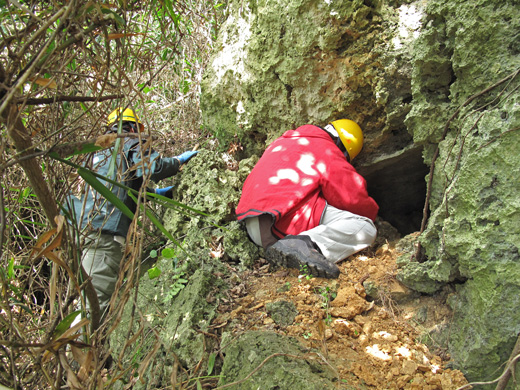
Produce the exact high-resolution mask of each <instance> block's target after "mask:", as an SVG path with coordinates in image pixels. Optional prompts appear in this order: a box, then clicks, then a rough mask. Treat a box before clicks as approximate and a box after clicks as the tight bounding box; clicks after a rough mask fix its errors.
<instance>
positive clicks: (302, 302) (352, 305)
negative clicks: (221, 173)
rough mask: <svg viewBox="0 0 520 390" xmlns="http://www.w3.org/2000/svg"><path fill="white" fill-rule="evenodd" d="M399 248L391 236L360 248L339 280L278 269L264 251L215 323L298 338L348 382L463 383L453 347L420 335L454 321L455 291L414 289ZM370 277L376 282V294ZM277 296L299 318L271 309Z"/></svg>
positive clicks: (430, 387)
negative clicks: (400, 272)
mask: <svg viewBox="0 0 520 390" xmlns="http://www.w3.org/2000/svg"><path fill="white" fill-rule="evenodd" d="M398 255H399V252H398V251H397V250H396V249H395V248H394V246H393V245H391V244H388V243H386V244H384V245H382V246H380V247H379V248H378V249H377V250H366V251H364V252H361V253H359V254H357V255H354V256H352V257H351V258H349V259H348V260H346V261H344V262H343V263H341V264H340V265H339V266H340V269H341V275H340V277H339V278H338V279H336V280H329V279H322V278H315V277H309V275H305V274H301V273H300V272H299V271H298V270H294V269H293V270H288V269H283V268H278V269H272V267H271V266H270V265H269V264H268V263H267V262H266V261H265V260H264V259H259V260H258V261H257V263H256V264H255V267H254V269H253V270H251V271H247V272H245V273H243V274H240V275H239V276H240V281H237V284H236V285H235V286H234V287H233V288H232V289H231V293H230V297H229V298H230V299H229V301H227V302H224V303H223V304H222V305H221V307H220V313H221V314H220V316H219V318H218V319H217V321H216V323H217V324H218V323H222V324H223V323H228V330H231V331H232V332H233V333H235V334H239V333H241V332H244V331H247V330H270V331H275V332H279V333H281V334H284V335H287V336H292V337H294V338H296V339H298V340H299V341H300V342H301V343H302V344H303V345H304V346H306V347H308V348H310V349H312V350H313V351H317V352H318V353H319V354H320V356H321V357H322V360H323V361H324V362H327V363H328V364H329V365H330V366H331V367H332V368H333V369H334V370H335V371H336V372H337V375H338V378H339V383H340V384H341V387H340V388H342V389H425V390H441V389H442V390H450V389H457V388H459V387H460V386H463V385H465V384H467V381H466V379H465V378H464V376H463V374H462V373H461V372H460V371H458V370H453V369H450V368H448V367H447V365H448V363H449V355H448V354H447V353H446V351H445V350H443V349H442V348H439V347H435V346H431V345H430V347H428V346H426V345H425V344H423V343H422V342H421V340H424V337H425V335H427V334H428V332H429V331H432V330H434V329H436V327H439V326H442V325H443V324H446V323H447V321H448V319H449V317H450V315H451V313H450V309H449V307H448V306H447V305H446V298H447V296H448V295H449V293H450V291H449V290H446V291H443V292H441V293H439V294H437V295H435V296H424V295H419V294H417V293H414V292H412V291H411V290H408V289H407V288H406V287H404V286H403V285H402V284H400V283H399V282H398V281H397V280H396V278H395V275H396V271H397V267H396V258H397V257H398ZM364 282H366V283H365V285H366V286H368V285H369V284H373V285H375V286H377V293H374V292H371V295H372V297H373V298H371V297H369V296H367V293H366V291H365V288H364V287H363V283H364ZM278 301H288V302H292V303H293V304H294V306H295V307H296V309H297V311H298V314H297V315H296V317H295V318H294V321H293V322H292V324H290V325H288V326H283V325H279V324H277V323H276V322H275V321H274V320H273V318H272V317H271V315H270V312H269V310H268V309H269V303H272V302H278ZM273 317H274V316H273ZM278 322H279V323H280V321H279V320H278ZM230 324H231V325H230ZM230 326H231V329H229V327H230ZM429 344H430V343H429ZM280 352H282V353H283V352H284V351H280ZM467 388H470V387H467Z"/></svg>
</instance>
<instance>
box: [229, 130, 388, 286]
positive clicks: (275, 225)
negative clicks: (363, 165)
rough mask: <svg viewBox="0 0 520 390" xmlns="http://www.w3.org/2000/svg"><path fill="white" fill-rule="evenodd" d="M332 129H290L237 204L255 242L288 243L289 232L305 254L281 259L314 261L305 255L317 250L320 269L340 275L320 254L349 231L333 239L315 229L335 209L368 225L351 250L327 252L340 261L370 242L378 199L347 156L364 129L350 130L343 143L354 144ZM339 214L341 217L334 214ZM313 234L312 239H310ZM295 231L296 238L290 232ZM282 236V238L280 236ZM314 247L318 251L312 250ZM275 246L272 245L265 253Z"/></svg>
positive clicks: (268, 153)
mask: <svg viewBox="0 0 520 390" xmlns="http://www.w3.org/2000/svg"><path fill="white" fill-rule="evenodd" d="M345 121H346V122H347V125H349V126H353V125H355V129H354V130H356V129H358V128H359V126H357V124H355V123H354V122H352V121H348V120H345ZM333 123H334V122H333ZM340 123H343V122H340ZM352 124H353V125H352ZM329 126H331V125H329ZM333 130H334V129H333V128H332V129H331V128H329V129H328V130H326V129H323V128H320V127H318V126H313V125H305V126H301V127H299V128H297V129H295V130H290V131H287V132H285V133H284V134H283V135H282V136H281V137H279V138H278V139H276V140H275V141H274V142H273V143H272V144H270V145H269V147H268V148H267V149H266V151H265V152H264V154H263V155H262V157H261V158H260V160H259V161H258V163H257V164H256V165H255V167H254V168H253V170H252V171H251V173H250V175H249V176H248V178H247V179H246V181H245V183H244V186H243V189H242V196H241V199H240V202H239V204H238V205H237V208H236V212H237V219H238V220H239V221H244V222H245V223H246V228H247V230H248V233H249V235H250V237H251V238H252V240H253V241H254V242H255V243H257V244H258V245H260V246H263V247H264V248H265V249H268V248H271V247H273V248H278V247H280V246H283V245H285V244H286V243H288V242H289V241H288V239H289V238H290V239H291V240H293V242H294V247H295V248H296V249H294V248H293V249H294V250H295V251H298V250H299V247H300V246H301V247H303V248H305V249H304V251H303V252H302V253H303V254H301V256H300V255H298V256H299V257H301V259H299V260H298V259H296V260H295V259H294V257H295V256H292V259H291V260H290V261H287V259H283V260H281V261H282V263H284V264H288V265H289V266H298V265H299V264H300V263H303V264H304V265H310V262H309V261H308V260H305V256H307V257H313V256H314V258H315V260H316V261H315V263H316V264H317V267H318V268H320V267H321V269H322V271H320V270H318V269H317V270H316V273H317V274H322V275H326V276H328V277H337V275H338V274H339V270H337V267H335V266H332V267H330V266H329V265H328V263H324V262H320V259H321V260H324V256H323V255H327V256H328V255H329V252H330V251H329V248H330V247H333V246H335V244H336V240H339V239H345V237H343V238H338V237H337V236H335V237H334V238H331V239H330V242H328V243H322V242H321V241H323V240H322V238H323V237H325V236H327V234H326V233H324V232H323V231H321V233H320V234H316V235H313V231H316V230H315V229H317V228H318V227H319V226H320V225H321V228H320V229H322V230H323V227H324V226H323V225H325V224H324V223H323V221H324V217H325V216H326V215H327V216H330V215H331V214H333V212H334V210H338V212H337V213H338V214H341V215H342V216H343V220H346V219H349V220H352V219H353V217H351V216H356V217H355V218H358V219H360V218H361V219H363V220H364V223H365V224H367V225H369V226H368V227H369V230H370V232H367V233H366V234H367V238H366V239H364V238H363V239H362V238H361V236H360V239H359V240H358V241H359V242H362V244H360V245H358V244H355V245H350V244H349V249H348V250H346V249H341V250H338V251H336V252H338V253H337V254H335V255H332V254H331V255H330V256H328V257H330V260H331V261H333V262H337V261H339V259H338V256H345V257H346V256H347V255H350V254H351V253H349V252H351V251H353V250H355V251H358V250H360V249H359V248H360V247H361V245H363V247H366V246H367V245H366V242H369V241H373V238H375V227H373V223H372V221H373V220H375V218H376V216H377V211H378V206H377V204H376V202H375V201H374V200H373V199H372V198H371V197H369V196H368V193H367V189H366V182H365V180H364V179H363V177H361V176H360V175H359V174H358V173H357V172H356V170H355V169H354V167H353V166H352V165H351V164H350V163H349V161H348V160H349V159H350V158H351V155H352V156H355V154H354V152H355V153H356V154H357V153H358V152H359V150H360V149H361V148H360V147H358V146H357V145H356V143H358V144H362V140H361V141H359V137H362V133H361V130H360V129H359V132H357V133H356V132H355V131H353V133H356V134H358V138H357V139H356V138H354V137H353V136H352V134H350V133H349V134H347V137H348V136H350V138H348V139H347V141H345V143H346V144H347V146H349V147H351V146H352V145H353V146H354V147H355V148H350V149H348V148H347V147H346V146H344V145H343V140H344V137H343V136H342V137H341V139H340V138H339V136H338V133H337V132H336V133H332V134H331V132H332V131H333ZM334 134H335V135H334ZM351 144H352V145H351ZM354 149H355V150H354ZM353 150H354V151H353ZM352 158H353V157H352ZM327 211H328V213H327ZM347 213H348V214H347ZM337 219H340V218H339V217H335V218H334V220H337ZM331 223H332V221H331ZM345 228H346V227H345V226H343V227H342V229H345ZM311 235H313V237H312V242H309V241H311V240H309V237H310V236H311ZM294 236H298V238H297V239H293V238H291V237H294ZM299 236H303V237H304V238H301V237H299ZM278 239H281V240H280V241H279V242H276V241H277V240H278ZM351 241H352V240H351ZM300 243H301V245H300ZM361 249H362V248H361ZM315 250H317V251H318V252H320V253H318V254H317V253H315V252H313V251H315ZM291 251H292V249H291ZM272 252H273V250H270V251H268V252H267V253H266V254H269V253H272ZM343 258H344V257H343ZM318 263H319V264H318Z"/></svg>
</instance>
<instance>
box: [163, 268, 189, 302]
mask: <svg viewBox="0 0 520 390" xmlns="http://www.w3.org/2000/svg"><path fill="white" fill-rule="evenodd" d="M185 274H186V273H185V272H183V271H177V272H176V273H175V274H174V275H173V276H172V277H171V279H172V280H173V283H172V284H171V285H170V289H169V290H168V291H167V292H166V294H165V296H164V300H163V302H164V303H169V302H170V301H171V300H172V299H173V298H175V297H176V296H177V295H178V294H179V293H180V292H181V291H182V290H183V289H184V287H186V284H187V283H188V280H187V279H184V278H183V276H184V275H185Z"/></svg>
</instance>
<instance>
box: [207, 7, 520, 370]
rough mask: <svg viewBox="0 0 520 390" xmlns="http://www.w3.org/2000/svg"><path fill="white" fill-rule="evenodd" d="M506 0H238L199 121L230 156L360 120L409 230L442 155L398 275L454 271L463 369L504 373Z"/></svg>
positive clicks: (516, 209) (392, 206) (371, 156)
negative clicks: (343, 120) (417, 249)
mask: <svg viewBox="0 0 520 390" xmlns="http://www.w3.org/2000/svg"><path fill="white" fill-rule="evenodd" d="M515 3H516V2H515V1H512V0H510V1H503V0H477V1H474V2H466V1H462V0H454V1H450V2H446V1H441V0H428V1H415V2H414V1H391V2H385V3H383V2H381V1H376V0H374V1H346V2H327V1H326V2H318V1H313V0H298V1H296V0H294V1H275V2H273V1H270V2H266V1H238V2H231V4H230V5H229V8H228V9H229V16H228V18H227V21H226V23H225V24H224V25H223V26H222V29H221V31H220V34H219V45H218V50H217V52H216V53H215V56H214V58H213V61H212V64H211V67H210V69H209V70H208V72H207V74H206V76H205V80H204V83H203V95H202V109H203V116H204V119H205V124H206V126H207V127H208V128H209V129H210V130H211V131H213V132H214V134H215V135H216V136H217V137H219V139H220V140H221V142H222V143H225V142H227V141H230V140H235V141H238V142H240V144H241V145H242V146H243V150H242V152H241V153H240V155H239V157H245V156H251V155H255V154H256V155H260V154H261V152H262V150H263V149H264V148H265V146H266V144H267V143H268V142H269V141H271V140H273V139H274V138H275V137H277V136H278V135H280V134H281V133H282V132H283V131H285V130H287V129H290V128H295V127H296V126H298V125H301V124H304V123H315V124H324V123H326V122H327V121H330V120H333V119H335V118H338V117H349V118H351V119H354V120H356V121H358V122H359V123H360V124H361V125H362V127H363V129H364V131H365V135H366V144H365V148H364V150H363V152H362V155H360V157H359V159H357V161H356V162H355V165H356V167H357V168H358V170H359V171H360V172H361V173H363V174H364V175H365V176H366V177H367V180H368V182H369V191H371V194H372V195H373V196H374V197H375V198H376V200H377V201H378V202H379V204H380V205H381V216H382V217H383V218H384V219H385V220H387V221H389V222H391V223H392V224H394V226H396V227H397V228H398V229H399V230H400V231H401V232H402V233H404V234H407V233H410V232H412V231H415V230H419V228H420V222H421V220H422V208H423V205H424V201H425V198H426V195H427V192H426V191H427V189H426V184H425V183H426V181H427V180H428V179H429V172H428V171H429V167H431V165H432V164H435V165H434V167H435V169H434V170H433V176H432V177H431V180H432V184H431V187H430V188H429V189H428V191H429V192H428V195H429V197H428V201H429V221H428V225H427V229H426V231H425V232H424V233H423V234H422V235H421V237H420V242H421V244H422V246H423V248H424V254H425V256H426V257H425V260H426V261H424V262H418V261H417V259H412V256H411V254H412V253H410V254H407V255H405V256H404V257H403V259H402V261H401V262H400V265H401V267H402V268H401V272H400V279H401V280H402V281H403V282H404V283H405V284H408V285H409V286H411V287H413V288H415V289H417V290H419V291H422V292H425V293H432V292H434V291H436V290H437V289H438V288H440V287H441V286H442V285H443V284H445V283H456V284H457V292H456V294H455V295H454V296H453V297H452V299H451V305H452V307H453V309H454V317H453V321H452V326H451V327H450V329H449V332H450V335H449V351H450V353H451V355H452V357H453V360H454V365H455V367H457V368H460V369H461V370H462V371H463V372H465V373H466V374H467V376H468V378H469V379H479V380H488V379H492V378H493V377H494V376H497V372H496V371H495V370H497V369H498V368H499V366H500V364H501V363H503V362H504V361H505V360H506V359H507V357H508V356H509V353H510V352H511V349H512V347H513V345H514V342H515V340H516V337H517V334H518V333H519V332H520V311H518V310H517V308H518V306H519V302H518V301H519V298H518V297H519V296H520V262H519V254H518V248H519V244H518V243H519V238H520V224H519V220H520V218H519V216H520V204H519V202H520V201H519V198H518V195H517V190H518V173H517V172H518V171H519V168H520V167H519V165H520V159H519V158H518V150H520V148H519V146H520V145H519V144H520V137H519V135H518V127H519V123H520V109H519V107H520V106H519V100H520V94H519V93H518V83H519V77H518V75H517V74H516V73H515V72H517V71H518V69H519V67H520V55H519V53H520V46H519V44H518V31H519V23H520V22H519V21H520V17H519V16H520V15H519V14H520V11H519V9H518V7H517V6H515ZM494 84H496V85H495V86H494V87H492V88H489V89H488V87H490V86H492V85H494ZM444 133H445V134H444ZM437 148H439V154H438V156H437V155H436V150H437ZM412 252H413V251H412Z"/></svg>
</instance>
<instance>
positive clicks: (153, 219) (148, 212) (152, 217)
mask: <svg viewBox="0 0 520 390" xmlns="http://www.w3.org/2000/svg"><path fill="white" fill-rule="evenodd" d="M128 195H129V196H130V197H131V198H132V199H133V200H134V202H136V203H137V198H136V197H135V196H134V195H133V194H132V193H128ZM141 209H142V210H143V211H144V212H145V214H146V216H147V218H148V219H149V220H150V221H151V222H152V223H153V224H154V225H155V226H156V227H157V228H158V229H159V230H160V231H161V232H162V233H163V234H164V235H165V236H166V237H167V238H168V239H169V240H170V241H171V242H173V243H174V244H175V245H177V246H178V247H179V248H181V249H182V250H183V251H184V249H183V248H182V246H181V244H180V243H179V242H178V241H177V240H176V239H175V238H174V237H173V236H172V234H171V233H170V232H169V231H168V230H167V229H166V228H165V227H164V225H163V224H162V223H161V221H159V219H158V218H157V217H156V216H155V215H154V214H153V213H152V211H151V210H150V209H149V208H147V207H145V205H144V204H142V203H141ZM185 253H186V252H185Z"/></svg>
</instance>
